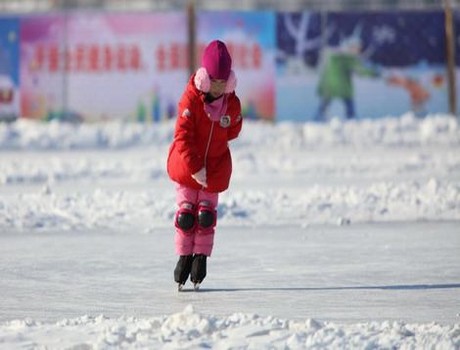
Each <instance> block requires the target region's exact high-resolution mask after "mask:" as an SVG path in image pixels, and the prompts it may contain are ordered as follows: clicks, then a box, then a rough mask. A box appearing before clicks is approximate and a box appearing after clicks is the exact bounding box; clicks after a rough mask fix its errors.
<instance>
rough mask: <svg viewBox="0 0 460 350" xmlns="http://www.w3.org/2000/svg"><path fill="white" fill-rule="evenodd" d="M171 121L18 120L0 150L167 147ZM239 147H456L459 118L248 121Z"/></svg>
mask: <svg viewBox="0 0 460 350" xmlns="http://www.w3.org/2000/svg"><path fill="white" fill-rule="evenodd" d="M173 123H174V121H170V122H167V123H162V124H153V125H152V124H135V123H119V122H110V123H104V124H81V125H78V124H65V123H59V122H57V121H53V122H50V123H41V122H34V121H30V120H27V119H21V120H19V121H17V122H16V123H13V124H0V149H29V150H38V149H46V150H49V149H106V148H116V149H118V148H128V147H134V146H145V145H155V146H161V145H165V144H168V143H169V142H170V140H171V138H172V133H173ZM244 128H245V131H244V132H243V134H242V138H241V140H239V141H238V144H239V145H241V146H249V145H256V146H257V147H261V146H267V145H269V146H270V147H273V148H279V149H284V150H289V149H292V148H298V147H306V146H311V147H320V146H336V145H343V144H352V145H361V146H362V145H372V146H375V145H390V146H408V145H421V144H442V145H459V144H460V128H459V126H458V120H457V119H455V118H453V117H452V116H449V115H431V116H429V117H427V118H425V119H417V118H415V117H414V116H413V114H410V113H408V114H405V115H403V116H401V117H399V118H394V117H386V118H382V119H377V120H367V119H364V120H356V121H342V120H340V119H337V118H336V119H332V120H331V121H330V122H329V123H325V124H315V123H305V124H298V123H289V122H284V123H279V124H262V123H257V122H251V121H247V122H246V123H245V127H244Z"/></svg>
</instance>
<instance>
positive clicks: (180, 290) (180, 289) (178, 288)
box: [177, 283, 184, 292]
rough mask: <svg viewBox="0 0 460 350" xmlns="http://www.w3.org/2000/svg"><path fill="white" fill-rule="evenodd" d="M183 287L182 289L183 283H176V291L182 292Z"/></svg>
mask: <svg viewBox="0 0 460 350" xmlns="http://www.w3.org/2000/svg"><path fill="white" fill-rule="evenodd" d="M183 289H184V285H183V284H180V283H179V284H178V285H177V291H178V292H182V290H183Z"/></svg>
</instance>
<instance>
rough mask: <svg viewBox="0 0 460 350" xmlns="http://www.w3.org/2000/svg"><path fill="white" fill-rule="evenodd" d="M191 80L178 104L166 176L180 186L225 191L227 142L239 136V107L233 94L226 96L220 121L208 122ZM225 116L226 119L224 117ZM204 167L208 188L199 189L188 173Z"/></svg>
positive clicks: (200, 95) (228, 173) (228, 162)
mask: <svg viewBox="0 0 460 350" xmlns="http://www.w3.org/2000/svg"><path fill="white" fill-rule="evenodd" d="M193 79H194V76H192V77H191V79H190V80H189V83H188V85H187V87H186V89H185V92H184V94H183V95H182V97H181V100H180V102H179V111H178V117H177V120H176V128H175V132H174V140H173V143H172V144H171V147H170V149H169V155H168V161H167V169H168V174H169V177H170V178H171V179H172V180H173V181H175V182H178V183H179V184H181V185H184V186H187V187H190V188H194V189H204V190H206V191H208V192H222V191H225V190H226V189H227V188H228V186H229V183H230V176H231V173H232V159H231V155H230V149H229V148H228V141H230V140H232V139H234V138H236V137H237V136H238V134H239V133H240V130H241V126H242V124H243V119H242V118H241V104H240V101H239V99H238V97H237V96H236V95H235V93H234V92H232V93H231V94H227V96H226V98H227V110H226V113H225V114H224V116H223V118H221V120H220V121H211V119H210V118H209V117H208V116H207V114H206V112H205V109H204V103H205V102H204V98H205V94H204V93H203V92H201V91H200V90H198V89H197V88H196V87H195V84H194V83H193V81H194V80H193ZM228 117H229V118H228ZM204 166H206V175H207V184H208V187H206V188H203V187H202V186H201V185H200V184H198V183H197V182H196V181H195V180H194V179H193V178H192V174H195V173H196V172H198V171H199V170H200V169H201V168H203V167H204Z"/></svg>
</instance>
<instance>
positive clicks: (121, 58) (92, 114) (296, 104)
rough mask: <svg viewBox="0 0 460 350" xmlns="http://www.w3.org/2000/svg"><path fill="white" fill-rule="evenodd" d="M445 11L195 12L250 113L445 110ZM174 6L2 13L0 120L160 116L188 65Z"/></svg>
mask: <svg viewBox="0 0 460 350" xmlns="http://www.w3.org/2000/svg"><path fill="white" fill-rule="evenodd" d="M444 22H445V18H444V13H443V12H441V11H431V12H428V11H397V12H377V11H375V12H337V13H336V12H321V13H320V12H277V13H276V12H272V11H267V12H264V11H260V12H219V11H201V12H198V13H197V18H196V23H197V28H196V34H197V44H198V50H197V51H198V52H197V55H198V64H199V63H200V59H201V52H202V50H203V48H204V46H205V45H206V44H207V43H208V42H209V41H211V40H213V39H216V38H218V39H221V40H223V41H225V42H226V43H227V44H228V46H229V49H230V51H231V53H232V56H233V60H234V70H235V72H236V74H237V78H238V86H237V93H238V95H239V96H240V98H241V102H242V106H243V113H244V115H245V116H246V118H248V119H263V120H292V121H300V122H303V121H318V122H324V121H328V120H330V119H331V118H332V117H339V118H344V119H346V118H349V119H362V118H379V117H384V116H387V115H390V116H399V115H401V114H403V113H406V112H408V111H409V112H412V113H414V114H415V115H416V116H418V117H420V118H422V117H424V116H425V115H427V114H432V113H446V112H448V111H449V103H448V91H449V86H448V79H447V69H446V68H447V58H446V39H445V28H444V24H445V23H444ZM454 22H455V28H456V29H457V30H456V32H455V47H456V52H457V54H456V64H457V68H456V71H455V78H456V82H457V89H456V91H457V110H458V109H459V107H458V105H459V101H460V92H459V91H460V88H459V86H458V81H460V54H459V52H460V30H458V28H460V12H459V11H456V12H454ZM187 31H188V23H187V15H186V13H183V12H161V13H160V12H156V13H107V12H105V13H103V12H100V13H99V12H90V13H85V14H81V13H77V12H75V13H69V14H62V13H55V14H46V15H34V16H22V17H13V16H4V17H0V120H4V121H11V120H14V119H16V118H17V116H18V115H20V116H22V117H25V118H33V119H39V120H53V119H58V120H66V121H73V122H81V121H99V120H112V119H117V120H120V119H121V120H126V121H140V122H159V121H161V120H166V119H169V118H173V117H175V112H176V106H177V101H178V100H179V98H180V95H181V93H182V91H183V89H184V86H185V83H186V81H187V79H188V78H189V77H188V74H189V73H188V72H189V68H188V67H189V62H188V57H189V54H188V32H187Z"/></svg>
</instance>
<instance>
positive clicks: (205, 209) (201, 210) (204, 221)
mask: <svg viewBox="0 0 460 350" xmlns="http://www.w3.org/2000/svg"><path fill="white" fill-rule="evenodd" d="M197 219H198V226H199V227H201V228H210V227H214V226H216V221H217V212H216V210H215V209H214V208H212V207H211V205H210V204H209V203H208V202H200V203H199V204H198V214H197Z"/></svg>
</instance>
